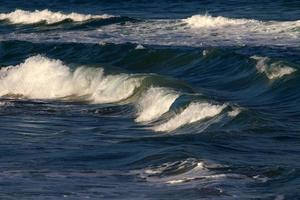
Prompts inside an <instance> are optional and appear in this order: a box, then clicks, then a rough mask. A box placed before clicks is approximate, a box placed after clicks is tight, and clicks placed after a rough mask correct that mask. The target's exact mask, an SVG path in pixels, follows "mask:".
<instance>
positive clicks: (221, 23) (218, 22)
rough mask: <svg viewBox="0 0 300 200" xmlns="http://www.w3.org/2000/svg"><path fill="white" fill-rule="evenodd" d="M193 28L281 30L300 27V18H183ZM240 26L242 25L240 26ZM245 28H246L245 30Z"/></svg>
mask: <svg viewBox="0 0 300 200" xmlns="http://www.w3.org/2000/svg"><path fill="white" fill-rule="evenodd" d="M182 21H183V22H185V23H187V24H188V25H189V26H191V27H192V28H218V27H220V28H224V27H230V26H231V27H237V28H240V31H241V32H244V31H246V30H247V31H254V32H255V31H258V32H269V33H271V32H278V33H279V32H281V31H287V30H289V29H294V28H297V27H298V28H299V27H300V20H296V21H260V20H255V19H244V18H242V19H239V18H227V17H223V16H216V17H213V16H210V15H193V16H191V17H188V18H186V19H183V20H182ZM239 26H242V28H241V27H239ZM243 29H245V30H243Z"/></svg>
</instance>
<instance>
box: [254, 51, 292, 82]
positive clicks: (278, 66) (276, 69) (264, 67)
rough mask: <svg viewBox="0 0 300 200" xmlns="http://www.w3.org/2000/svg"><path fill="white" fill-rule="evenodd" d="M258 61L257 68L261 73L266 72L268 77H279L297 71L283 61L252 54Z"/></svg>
mask: <svg viewBox="0 0 300 200" xmlns="http://www.w3.org/2000/svg"><path fill="white" fill-rule="evenodd" d="M251 58H252V59H254V60H256V61H257V64H256V69H257V71H258V72H259V73H263V74H265V75H266V76H267V77H268V79H278V78H281V77H283V76H286V75H290V74H292V73H294V72H295V71H297V70H296V69H294V68H292V67H290V66H288V65H287V63H284V62H282V61H272V60H271V59H270V58H268V57H260V56H252V57H251Z"/></svg>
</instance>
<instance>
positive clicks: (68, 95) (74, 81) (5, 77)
mask: <svg viewBox="0 0 300 200" xmlns="http://www.w3.org/2000/svg"><path fill="white" fill-rule="evenodd" d="M163 79H164V78H163V77H161V78H157V77H156V75H153V74H125V73H111V74H109V73H106V72H104V69H103V68H95V67H87V66H79V67H77V68H75V69H72V68H70V67H68V66H67V65H65V64H64V63H63V62H62V61H60V60H55V59H50V58H47V57H45V56H42V55H36V56H32V57H29V58H27V59H26V60H25V61H24V62H23V63H21V64H19V65H16V66H8V67H2V68H1V70H0V96H2V97H13V98H16V97H17V98H29V99H46V100H47V99H48V100H52V99H54V100H68V101H86V102H90V103H97V104H104V103H118V102H122V104H128V103H131V104H133V105H134V108H136V114H135V116H136V119H135V121H136V122H143V123H145V122H146V123H148V124H149V123H150V125H151V129H152V130H154V131H158V132H170V131H173V130H175V129H177V128H180V127H182V126H184V125H187V124H191V123H194V122H197V121H201V120H204V119H207V118H212V117H214V116H217V115H219V114H220V113H221V112H222V110H223V109H224V108H225V107H227V105H225V104H220V103H216V104H211V103H208V102H205V101H203V100H201V99H199V102H198V100H197V101H194V100H193V101H191V100H188V101H187V102H185V103H184V104H187V105H188V106H187V107H185V108H179V109H177V108H176V110H178V112H175V115H174V111H175V110H174V109H171V107H172V105H173V104H174V103H175V101H176V100H177V99H178V98H179V97H180V96H181V95H182V94H185V96H189V94H188V93H182V92H183V91H178V90H177V89H176V87H179V85H180V82H178V83H176V80H172V81H173V82H172V83H171V84H170V83H167V82H168V79H167V78H165V80H163ZM166 83H167V84H166ZM178 84H179V85H178ZM168 85H169V86H168ZM171 85H172V86H173V87H174V88H172V87H170V86H171ZM176 85H177V86H176ZM200 100H201V101H200ZM175 107H176V106H175ZM168 112H170V113H169V115H168V116H167V117H162V116H163V115H164V114H165V113H168ZM176 113H177V114H176ZM228 115H230V113H228ZM230 116H233V115H230ZM161 118H162V119H161ZM157 120H159V121H157ZM153 122H154V124H151V123H153Z"/></svg>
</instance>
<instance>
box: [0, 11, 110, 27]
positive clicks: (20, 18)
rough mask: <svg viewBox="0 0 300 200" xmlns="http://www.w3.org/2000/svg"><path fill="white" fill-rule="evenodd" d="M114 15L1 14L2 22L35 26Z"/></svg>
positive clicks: (59, 13) (50, 12) (36, 12)
mask: <svg viewBox="0 0 300 200" xmlns="http://www.w3.org/2000/svg"><path fill="white" fill-rule="evenodd" d="M111 17H113V16H112V15H107V14H103V15H90V14H87V15H85V14H79V13H74V12H72V13H68V14H66V13H62V12H52V11H50V10H48V9H45V10H35V11H26V10H20V9H16V10H15V11H13V12H10V13H0V20H8V21H9V22H10V23H12V24H34V23H39V22H45V23H47V24H53V23H57V22H60V21H63V20H66V19H70V20H72V21H74V22H82V21H87V20H91V19H106V18H111Z"/></svg>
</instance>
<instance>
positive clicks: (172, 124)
mask: <svg viewBox="0 0 300 200" xmlns="http://www.w3.org/2000/svg"><path fill="white" fill-rule="evenodd" d="M225 107H226V105H212V104H209V103H199V102H192V103H190V105H189V106H188V107H187V108H185V109H184V110H183V111H182V112H181V113H179V114H177V115H175V116H174V117H173V118H171V119H170V120H168V121H167V122H165V123H163V124H160V125H158V126H155V127H154V128H153V129H154V130H155V131H159V132H160V131H167V132H169V131H173V130H175V129H177V128H179V127H182V126H184V125H187V124H191V123H193V122H196V121H200V120H203V119H206V118H211V117H214V116H216V115H218V114H220V113H221V112H222V110H223V109H224V108H225Z"/></svg>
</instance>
